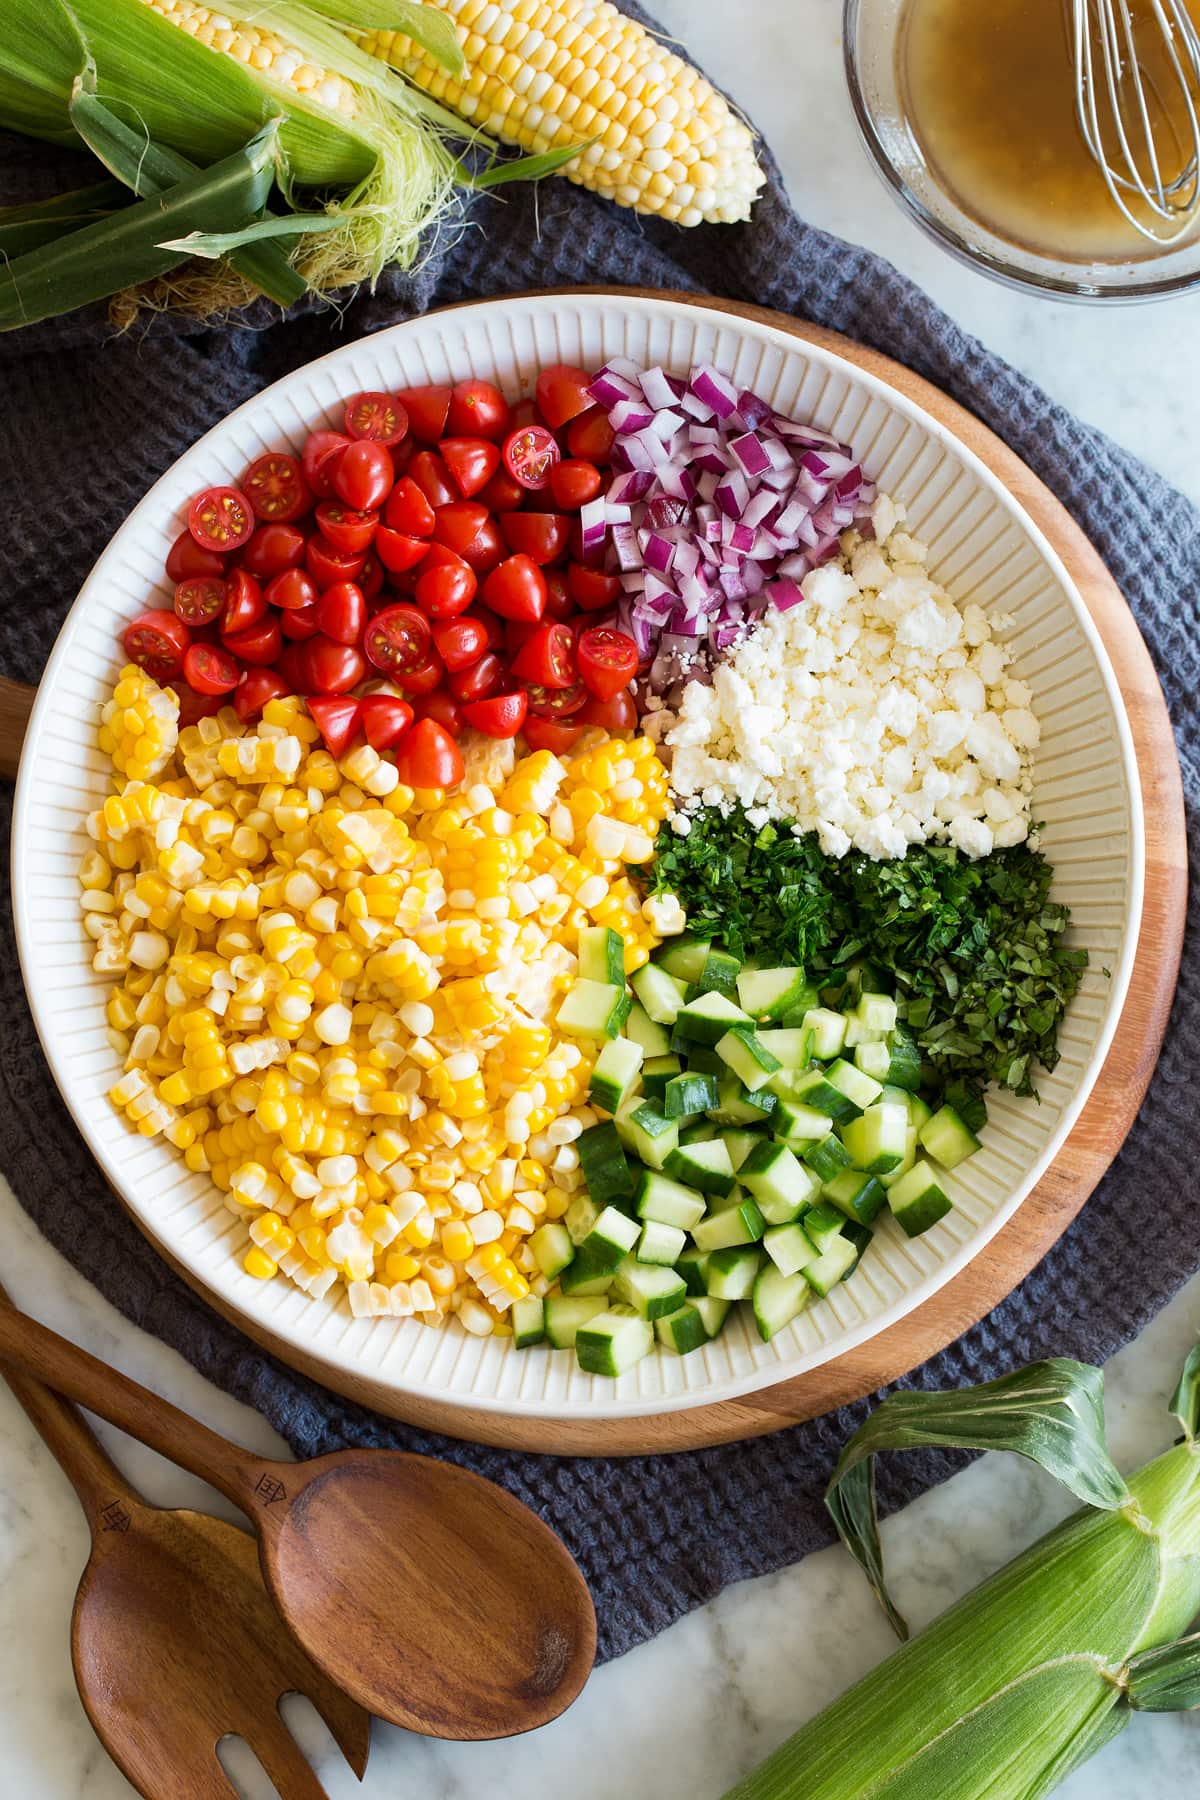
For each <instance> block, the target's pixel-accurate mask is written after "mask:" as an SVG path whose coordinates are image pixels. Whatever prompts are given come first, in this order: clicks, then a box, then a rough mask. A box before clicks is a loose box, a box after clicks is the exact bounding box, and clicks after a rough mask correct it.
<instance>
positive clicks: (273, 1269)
mask: <svg viewBox="0 0 1200 1800" xmlns="http://www.w3.org/2000/svg"><path fill="white" fill-rule="evenodd" d="M242 1267H243V1269H245V1271H246V1273H247V1275H253V1276H254V1278H255V1280H256V1281H270V1279H271V1277H272V1276H273V1275H277V1274H278V1273H279V1264H278V1263H276V1262H272V1260H271V1258H270V1257H269V1256H268V1255H267V1253H266V1251H265V1250H260V1249H259V1248H258V1246H257V1245H255V1246H254V1247H253V1248H252V1249H250V1250H247V1252H246V1254H245V1256H244V1258H243V1259H242Z"/></svg>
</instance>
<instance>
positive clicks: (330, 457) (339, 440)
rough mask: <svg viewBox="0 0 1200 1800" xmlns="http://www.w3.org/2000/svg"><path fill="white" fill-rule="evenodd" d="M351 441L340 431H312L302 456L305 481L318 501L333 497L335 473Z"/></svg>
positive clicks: (307, 438)
mask: <svg viewBox="0 0 1200 1800" xmlns="http://www.w3.org/2000/svg"><path fill="white" fill-rule="evenodd" d="M350 442H351V439H350V438H348V437H346V436H344V435H343V433H342V432H340V431H310V432H309V434H308V436H307V437H306V438H305V440H304V449H303V450H302V451H301V454H300V462H301V467H302V468H303V470H304V479H305V481H307V483H308V485H309V487H310V488H311V489H312V491H313V493H314V494H315V495H316V496H317V499H318V500H329V499H332V497H333V471H334V470H335V469H336V467H337V464H338V458H339V457H340V456H341V454H342V451H343V450H344V449H345V448H346V445H347V444H349V443H350Z"/></svg>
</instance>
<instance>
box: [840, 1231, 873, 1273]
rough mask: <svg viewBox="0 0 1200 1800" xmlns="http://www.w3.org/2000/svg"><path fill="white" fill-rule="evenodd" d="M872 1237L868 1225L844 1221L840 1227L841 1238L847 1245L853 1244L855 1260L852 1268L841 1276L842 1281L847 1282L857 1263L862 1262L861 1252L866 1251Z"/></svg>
mask: <svg viewBox="0 0 1200 1800" xmlns="http://www.w3.org/2000/svg"><path fill="white" fill-rule="evenodd" d="M874 1235H875V1233H874V1232H873V1231H872V1230H871V1227H870V1226H869V1225H860V1224H859V1223H858V1221H857V1220H856V1219H847V1220H846V1222H845V1224H844V1225H843V1226H842V1236H843V1237H844V1238H845V1239H846V1241H847V1243H850V1244H853V1246H854V1249H855V1260H854V1267H853V1268H851V1269H848V1270H847V1271H846V1273H845V1275H843V1277H842V1280H843V1281H848V1280H849V1279H850V1276H851V1275H853V1273H854V1270H855V1269H857V1267H858V1265H859V1263H860V1262H861V1261H862V1257H863V1251H864V1250H865V1249H866V1247H867V1245H868V1244H869V1243H870V1241H871V1239H872V1238H873V1237H874Z"/></svg>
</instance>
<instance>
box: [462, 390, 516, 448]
mask: <svg viewBox="0 0 1200 1800" xmlns="http://www.w3.org/2000/svg"><path fill="white" fill-rule="evenodd" d="M508 420H509V412H508V401H507V400H506V399H505V398H504V395H503V394H502V393H501V392H500V389H499V388H498V387H493V386H492V384H491V382H490V381H478V380H471V381H456V382H455V384H454V390H453V392H452V393H451V395H450V413H449V417H448V420H447V424H448V427H449V429H450V431H451V432H452V433H453V434H454V435H455V437H482V438H492V439H499V438H502V437H503V436H504V434H505V432H506V431H507V430H508V429H509V424H508Z"/></svg>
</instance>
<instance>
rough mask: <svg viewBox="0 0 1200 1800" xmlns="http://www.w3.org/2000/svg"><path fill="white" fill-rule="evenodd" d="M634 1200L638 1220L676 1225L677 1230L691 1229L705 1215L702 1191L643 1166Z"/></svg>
mask: <svg viewBox="0 0 1200 1800" xmlns="http://www.w3.org/2000/svg"><path fill="white" fill-rule="evenodd" d="M634 1200H635V1204H636V1208H637V1215H638V1218H639V1219H652V1220H654V1221H655V1223H656V1224H659V1225H675V1226H677V1227H678V1229H679V1230H680V1231H691V1230H692V1229H693V1228H694V1227H695V1226H696V1225H698V1224H699V1222H700V1220H701V1219H702V1218H703V1217H704V1196H703V1194H698V1193H697V1192H696V1190H695V1188H690V1187H685V1186H684V1185H683V1183H682V1182H681V1181H672V1179H671V1177H670V1176H669V1175H660V1174H658V1173H657V1171H655V1170H653V1169H643V1171H642V1174H641V1178H640V1180H639V1181H638V1184H637V1191H636V1193H635V1195H634Z"/></svg>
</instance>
